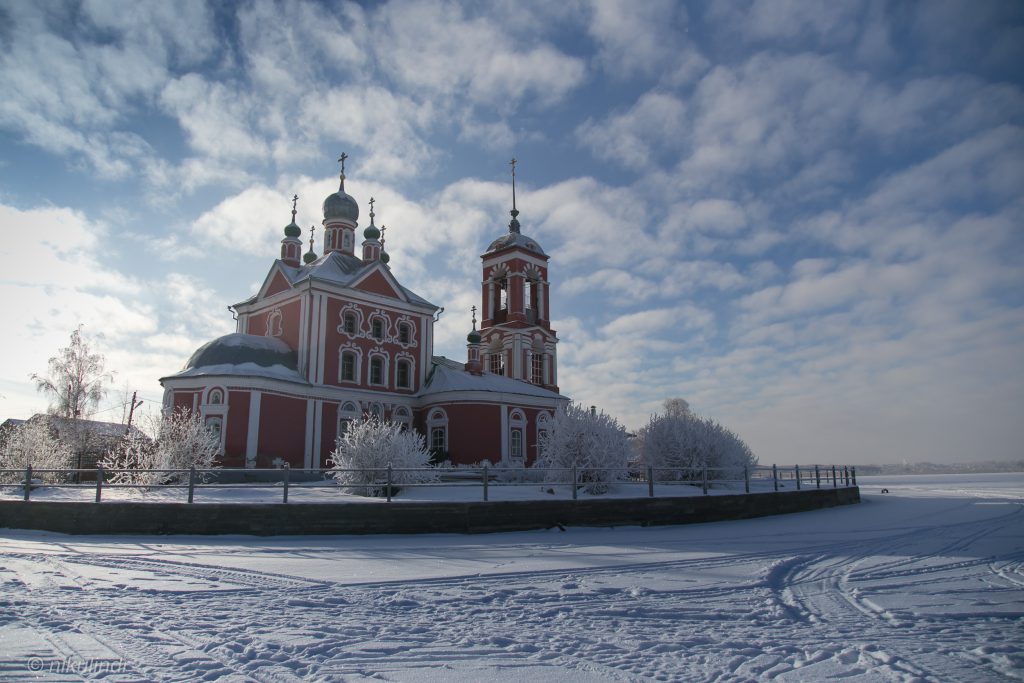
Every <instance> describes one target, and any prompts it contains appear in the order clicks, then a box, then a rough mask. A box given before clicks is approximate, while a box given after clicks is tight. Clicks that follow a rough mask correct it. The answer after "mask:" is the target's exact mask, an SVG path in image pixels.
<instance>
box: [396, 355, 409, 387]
mask: <svg viewBox="0 0 1024 683" xmlns="http://www.w3.org/2000/svg"><path fill="white" fill-rule="evenodd" d="M395 385H396V386H397V387H398V388H400V389H409V388H411V387H412V367H411V364H410V363H409V361H407V360H400V361H398V367H397V371H396V372H395Z"/></svg>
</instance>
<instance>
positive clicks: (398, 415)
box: [391, 406, 412, 431]
mask: <svg viewBox="0 0 1024 683" xmlns="http://www.w3.org/2000/svg"><path fill="white" fill-rule="evenodd" d="M391 421H392V422H397V423H398V424H400V425H401V426H402V431H406V430H408V429H409V423H410V422H411V421H412V419H411V417H410V416H409V409H408V408H405V407H404V406H398V407H397V408H395V410H394V411H393V412H392V413H391Z"/></svg>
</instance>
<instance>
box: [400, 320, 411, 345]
mask: <svg viewBox="0 0 1024 683" xmlns="http://www.w3.org/2000/svg"><path fill="white" fill-rule="evenodd" d="M409 338H410V334H409V323H401V324H400V325H399V326H398V341H399V342H400V343H402V344H408V343H409Z"/></svg>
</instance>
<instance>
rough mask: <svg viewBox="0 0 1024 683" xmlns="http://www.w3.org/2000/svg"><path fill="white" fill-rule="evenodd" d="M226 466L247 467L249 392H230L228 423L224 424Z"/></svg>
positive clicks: (223, 463)
mask: <svg viewBox="0 0 1024 683" xmlns="http://www.w3.org/2000/svg"><path fill="white" fill-rule="evenodd" d="M224 429H225V433H224V460H223V462H222V463H221V464H222V465H223V466H224V467H245V447H246V443H247V441H248V437H249V392H248V391H229V392H228V423H227V425H225V426H224Z"/></svg>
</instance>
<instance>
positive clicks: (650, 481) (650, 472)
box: [647, 465, 654, 498]
mask: <svg viewBox="0 0 1024 683" xmlns="http://www.w3.org/2000/svg"><path fill="white" fill-rule="evenodd" d="M647 496H648V497H649V498H654V465H648V466H647Z"/></svg>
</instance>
